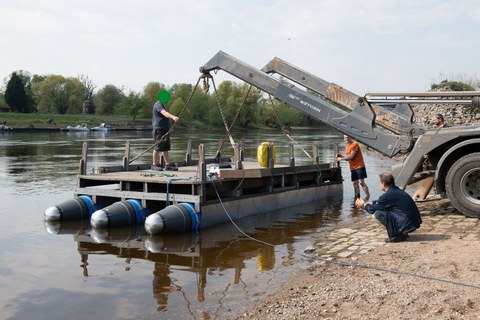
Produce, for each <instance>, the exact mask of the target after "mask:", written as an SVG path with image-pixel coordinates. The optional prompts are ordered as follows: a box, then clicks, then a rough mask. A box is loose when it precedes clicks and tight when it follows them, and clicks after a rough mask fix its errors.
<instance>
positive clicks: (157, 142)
mask: <svg viewBox="0 0 480 320" xmlns="http://www.w3.org/2000/svg"><path fill="white" fill-rule="evenodd" d="M204 77H205V76H204V75H203V74H202V75H200V77H198V80H197V83H196V84H195V87H193V90H192V92H191V93H190V96H189V97H188V100H187V103H185V105H184V106H183V108H182V110H180V112H179V114H178V116H177V117H178V118H179V119H181V116H182V115H183V113H184V112H185V110H186V109H187V106H188V105H189V104H190V101H191V100H192V97H193V94H194V93H195V91H196V90H197V87H198V84H199V83H200V80H201V79H203V78H204ZM177 123H178V121H176V122H175V123H174V124H173V125H172V127H171V128H170V130H168V132H167V133H165V134H164V135H163V136H162V137H161V138H160V140H158V141H156V142H155V143H154V144H153V145H151V146H150V147H149V148H148V149H146V150H145V151H143V152H142V153H140V154H139V155H138V156H136V157H134V158H133V159H132V160H130V161H129V162H128V163H129V164H130V163H132V162H133V161H135V160H137V159H138V158H140V157H141V156H142V155H143V154H145V153H146V152H148V151H149V150H151V149H152V148H153V147H155V146H156V145H158V144H159V143H160V142H162V141H164V140H165V139H167V137H168V135H169V134H171V133H172V132H173V131H174V130H175V128H176V127H177Z"/></svg>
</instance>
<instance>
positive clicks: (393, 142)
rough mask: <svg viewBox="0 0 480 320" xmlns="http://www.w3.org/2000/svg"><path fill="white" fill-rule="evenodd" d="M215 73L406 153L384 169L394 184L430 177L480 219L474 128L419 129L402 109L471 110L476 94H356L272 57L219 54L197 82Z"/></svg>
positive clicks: (383, 148) (479, 142) (479, 134)
mask: <svg viewBox="0 0 480 320" xmlns="http://www.w3.org/2000/svg"><path fill="white" fill-rule="evenodd" d="M216 70H223V71H225V72H227V73H229V74H231V75H233V76H235V77H237V78H239V79H241V80H243V81H244V82H246V83H249V84H251V85H253V86H254V87H256V88H258V89H260V90H262V91H264V92H266V93H268V94H270V95H272V96H273V97H275V98H276V99H278V100H280V101H282V102H285V103H286V104H288V105H290V106H292V107H294V108H296V109H298V110H300V111H302V112H304V113H306V114H308V115H309V116H311V117H313V118H315V119H318V120H320V121H322V122H324V123H325V124H327V125H329V126H331V127H333V128H335V129H336V130H338V131H340V132H342V133H343V134H346V135H349V136H351V137H352V138H354V139H355V140H357V141H359V142H361V143H363V144H365V145H366V146H368V147H370V148H372V149H374V150H376V151H378V152H380V153H382V154H384V155H386V156H388V157H394V156H397V155H407V157H406V159H405V161H404V162H402V163H399V164H396V165H394V166H393V167H392V173H393V174H394V175H395V179H396V183H397V185H398V186H399V187H401V188H406V186H407V185H409V184H412V183H414V182H417V181H418V180H419V179H422V178H425V177H428V176H434V177H435V190H436V192H437V193H439V194H446V195H447V197H448V198H449V199H450V201H451V202H452V204H453V205H454V206H455V207H456V208H457V209H458V210H459V211H460V212H462V213H463V214H465V215H466V216H470V217H480V126H478V125H477V126H461V127H449V128H444V129H441V130H440V129H434V130H427V129H426V128H424V127H423V126H421V125H419V124H416V123H414V122H413V111H412V108H411V107H410V103H436V104H440V103H443V104H456V103H461V104H472V105H474V106H476V107H478V105H479V104H480V92H478V91H468V92H452V93H425V94H419V93H414V94H413V93H379V94H374V93H369V94H366V95H365V96H363V97H361V96H357V95H356V94H354V93H352V92H350V91H347V90H345V89H343V88H342V87H340V86H338V85H336V84H334V83H329V82H328V81H325V80H323V79H321V78H319V77H316V76H314V75H312V74H310V73H308V72H306V71H303V70H302V69H300V68H298V67H295V66H293V65H291V64H289V63H287V62H285V61H283V60H281V59H279V58H274V59H273V60H272V61H270V62H269V63H268V64H267V65H266V66H265V67H264V68H263V69H261V70H259V69H257V68H255V67H252V66H250V65H248V64H246V63H244V62H242V61H240V60H238V59H236V58H234V57H232V56H230V55H228V54H227V53H225V52H223V51H219V52H218V53H217V54H216V55H215V56H214V57H212V58H211V59H210V60H209V61H208V62H207V63H206V64H205V65H203V66H201V67H200V72H202V74H203V76H204V77H211V75H210V72H211V71H216ZM272 74H279V75H281V76H282V77H284V78H286V79H288V80H290V81H286V80H284V79H282V78H280V79H277V78H275V77H274V76H273V75H272ZM294 83H296V84H298V85H300V86H302V87H297V86H295V85H294ZM304 88H306V89H309V90H311V91H312V92H313V93H310V92H308V91H307V90H306V89H304ZM385 105H388V106H389V107H391V106H392V105H393V107H391V108H384V106H385Z"/></svg>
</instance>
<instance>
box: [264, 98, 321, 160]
mask: <svg viewBox="0 0 480 320" xmlns="http://www.w3.org/2000/svg"><path fill="white" fill-rule="evenodd" d="M268 97H269V98H270V103H271V104H272V108H273V113H274V115H275V118H276V119H277V122H278V124H279V125H280V127H282V122H281V121H280V116H279V114H278V111H277V109H276V107H275V103H274V101H273V99H272V96H271V95H268ZM283 134H284V135H286V136H287V138H289V139H290V140H291V141H292V142H293V143H294V144H296V145H297V146H299V147H300V149H302V151H303V153H305V154H306V155H307V157H309V158H310V159H313V157H312V156H311V155H310V154H309V153H308V152H307V151H306V150H305V149H304V148H303V147H302V146H301V145H300V144H299V143H298V142H297V141H295V139H293V138H292V136H291V135H290V133H289V132H288V131H287V130H286V129H284V130H283Z"/></svg>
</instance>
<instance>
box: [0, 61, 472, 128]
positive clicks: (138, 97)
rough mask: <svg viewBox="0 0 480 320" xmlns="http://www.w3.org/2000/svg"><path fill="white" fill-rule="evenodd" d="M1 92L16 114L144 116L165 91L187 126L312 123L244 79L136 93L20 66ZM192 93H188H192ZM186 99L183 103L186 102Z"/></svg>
mask: <svg viewBox="0 0 480 320" xmlns="http://www.w3.org/2000/svg"><path fill="white" fill-rule="evenodd" d="M465 79H466V80H467V81H465ZM460 80H462V81H456V80H453V81H452V80H447V79H444V80H441V81H440V82H439V83H434V84H432V85H431V89H432V90H438V89H442V90H452V91H473V90H475V89H477V88H478V87H479V81H478V79H477V78H474V79H472V78H465V77H463V78H462V79H460ZM4 82H5V89H4V90H2V91H0V111H2V112H19V113H35V112H38V113H56V114H82V113H86V114H96V115H109V116H112V115H122V116H131V117H132V118H133V120H135V119H136V118H137V117H139V118H141V119H147V118H150V117H151V110H152V106H153V104H154V103H155V101H156V100H157V99H158V98H157V95H158V92H159V91H161V90H167V91H169V93H170V95H171V100H170V102H169V103H168V109H169V111H170V112H171V113H173V114H175V115H179V116H181V118H182V124H184V125H189V126H198V127H202V126H218V125H220V126H223V125H228V126H231V125H232V124H234V125H235V126H237V127H252V126H258V127H281V126H283V125H285V124H288V125H294V126H312V125H316V124H319V122H318V121H316V120H315V119H313V118H311V117H309V116H307V115H305V114H304V113H302V112H300V111H298V110H297V109H294V108H292V107H289V106H288V105H286V104H284V103H281V102H278V101H276V100H273V99H270V98H269V97H268V96H266V95H265V94H264V93H262V92H261V91H259V90H258V89H255V88H251V87H250V85H248V84H246V83H241V84H239V83H235V82H232V81H223V82H222V83H220V85H219V86H218V89H217V91H216V92H212V91H213V90H209V92H204V91H203V90H202V89H203V88H196V90H195V91H194V90H193V89H194V85H192V84H186V83H178V84H174V85H172V86H170V87H168V86H166V85H165V84H162V83H159V82H150V83H148V84H147V85H146V86H145V87H144V89H143V91H141V92H135V91H131V90H125V89H124V88H118V87H116V86H114V85H112V84H107V85H105V86H104V87H102V88H100V89H99V90H95V89H96V86H95V84H94V82H93V81H92V79H90V78H89V77H88V76H84V75H82V76H78V77H64V76H62V75H32V74H30V73H29V72H26V71H23V70H20V71H15V72H13V73H12V74H11V75H10V77H9V78H7V79H5V81H4ZM193 91H194V93H193V94H192V92H193ZM187 102H188V106H187Z"/></svg>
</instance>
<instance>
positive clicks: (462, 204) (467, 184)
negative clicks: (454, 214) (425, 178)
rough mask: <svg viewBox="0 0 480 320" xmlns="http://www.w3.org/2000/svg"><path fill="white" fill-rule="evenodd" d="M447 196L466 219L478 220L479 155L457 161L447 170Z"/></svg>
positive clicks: (479, 205)
mask: <svg viewBox="0 0 480 320" xmlns="http://www.w3.org/2000/svg"><path fill="white" fill-rule="evenodd" d="M445 187H446V190H447V196H448V198H449V199H450V201H451V202H452V204H453V206H454V207H455V208H457V209H458V211H460V212H461V213H463V214H464V215H466V216H468V217H474V218H480V153H478V152H477V153H471V154H468V155H466V156H464V157H462V158H460V159H458V160H457V161H456V162H455V163H454V164H453V166H452V167H451V168H450V170H448V173H447V178H446V185H445Z"/></svg>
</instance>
